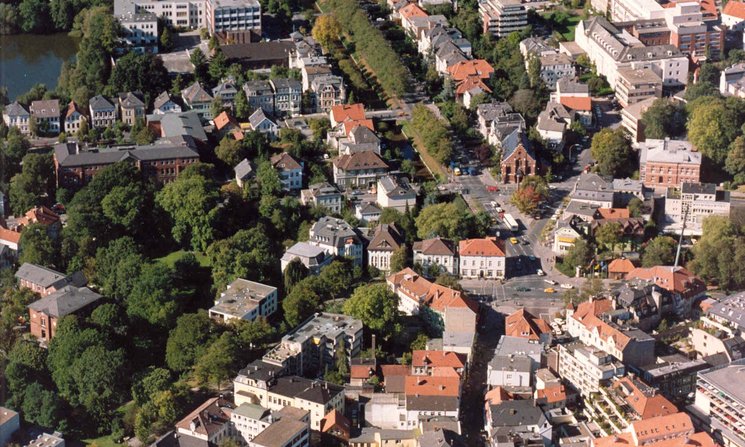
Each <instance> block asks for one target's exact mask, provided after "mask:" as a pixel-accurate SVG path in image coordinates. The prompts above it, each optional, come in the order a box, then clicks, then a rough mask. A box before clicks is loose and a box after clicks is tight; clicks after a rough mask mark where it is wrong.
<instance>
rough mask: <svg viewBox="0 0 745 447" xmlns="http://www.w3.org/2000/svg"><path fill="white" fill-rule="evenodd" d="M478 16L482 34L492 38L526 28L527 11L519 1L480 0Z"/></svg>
mask: <svg viewBox="0 0 745 447" xmlns="http://www.w3.org/2000/svg"><path fill="white" fill-rule="evenodd" d="M479 14H480V15H481V24H482V29H483V32H484V34H486V33H489V34H491V35H492V36H494V37H505V36H506V35H508V34H510V33H512V32H515V31H522V30H523V29H524V28H525V27H527V26H528V9H527V8H526V7H525V5H523V4H522V3H521V2H520V1H519V0H480V1H479Z"/></svg>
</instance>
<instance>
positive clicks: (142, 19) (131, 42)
mask: <svg viewBox="0 0 745 447" xmlns="http://www.w3.org/2000/svg"><path fill="white" fill-rule="evenodd" d="M116 18H117V20H119V24H120V25H121V29H122V34H121V39H122V42H123V43H124V46H125V47H127V48H131V49H132V51H134V52H136V53H139V54H142V53H152V54H155V53H157V52H158V38H159V37H160V35H159V34H158V17H157V16H156V15H155V14H152V13H150V12H147V11H143V12H133V11H130V12H127V13H125V14H122V15H119V16H117V17H116Z"/></svg>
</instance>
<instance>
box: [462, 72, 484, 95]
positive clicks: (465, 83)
mask: <svg viewBox="0 0 745 447" xmlns="http://www.w3.org/2000/svg"><path fill="white" fill-rule="evenodd" d="M474 89H481V90H482V91H484V92H487V93H491V89H490V88H489V87H488V86H487V85H486V84H484V81H482V80H481V78H480V77H479V76H468V77H467V78H465V79H464V80H462V81H460V82H458V85H457V86H456V87H455V93H456V94H458V95H463V94H465V93H466V92H470V91H472V90H474Z"/></svg>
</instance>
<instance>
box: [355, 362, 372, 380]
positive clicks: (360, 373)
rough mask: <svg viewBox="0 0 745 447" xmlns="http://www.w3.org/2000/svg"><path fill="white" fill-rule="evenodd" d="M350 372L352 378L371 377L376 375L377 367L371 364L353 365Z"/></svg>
mask: <svg viewBox="0 0 745 447" xmlns="http://www.w3.org/2000/svg"><path fill="white" fill-rule="evenodd" d="M349 372H350V374H349V376H350V377H351V378H352V379H369V378H370V377H372V376H374V375H375V368H374V367H373V366H371V365H352V368H350V371H349Z"/></svg>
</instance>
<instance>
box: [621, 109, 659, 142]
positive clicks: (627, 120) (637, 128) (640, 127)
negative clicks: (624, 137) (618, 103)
mask: <svg viewBox="0 0 745 447" xmlns="http://www.w3.org/2000/svg"><path fill="white" fill-rule="evenodd" d="M656 100H657V98H647V99H645V100H643V101H640V102H637V103H636V104H632V105H630V106H628V107H624V108H623V109H621V126H623V128H624V129H626V131H627V132H628V133H629V135H630V136H631V141H632V142H639V141H644V140H645V136H644V123H643V122H642V115H644V112H646V111H647V109H649V108H650V107H652V104H654V102H655V101H656Z"/></svg>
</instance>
